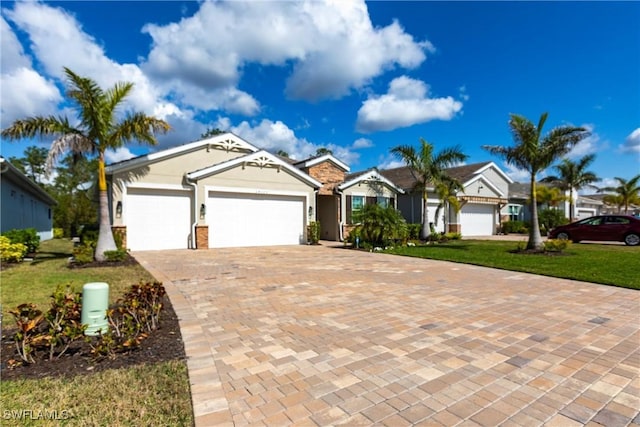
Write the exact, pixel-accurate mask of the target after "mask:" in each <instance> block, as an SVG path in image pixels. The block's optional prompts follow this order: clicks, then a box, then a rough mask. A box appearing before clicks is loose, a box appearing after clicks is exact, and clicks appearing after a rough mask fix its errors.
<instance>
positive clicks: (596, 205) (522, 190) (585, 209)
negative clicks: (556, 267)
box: [502, 182, 640, 222]
mask: <svg viewBox="0 0 640 427" xmlns="http://www.w3.org/2000/svg"><path fill="white" fill-rule="evenodd" d="M536 185H538V186H549V185H550V184H548V183H544V182H538V183H537V184H536ZM565 196H566V197H567V200H566V201H563V202H561V203H560V204H559V205H558V206H557V207H556V209H558V210H560V211H561V212H563V213H564V216H565V218H567V220H570V221H578V220H581V219H584V218H588V217H590V216H594V215H601V214H606V213H619V210H618V208H617V207H616V206H608V205H606V204H605V203H604V202H603V201H602V198H603V197H604V196H605V195H604V194H592V195H585V196H583V195H579V194H578V192H577V191H574V192H573V198H574V200H573V203H574V215H575V218H573V219H571V218H569V213H570V212H571V210H570V208H569V203H570V201H569V197H570V192H569V191H568V190H567V191H565ZM529 199H530V184H529V183H520V182H514V183H512V184H510V185H509V204H508V205H507V206H506V207H505V208H504V209H503V210H502V220H503V221H509V220H511V221H525V222H527V221H531V213H530V212H529ZM636 211H637V212H640V207H637V209H636Z"/></svg>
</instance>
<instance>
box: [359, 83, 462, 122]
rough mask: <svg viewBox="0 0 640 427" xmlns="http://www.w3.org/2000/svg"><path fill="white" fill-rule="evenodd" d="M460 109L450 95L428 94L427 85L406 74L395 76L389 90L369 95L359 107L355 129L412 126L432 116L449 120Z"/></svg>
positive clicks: (459, 103) (459, 104)
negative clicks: (433, 95)
mask: <svg viewBox="0 0 640 427" xmlns="http://www.w3.org/2000/svg"><path fill="white" fill-rule="evenodd" d="M461 109H462V103H461V102H460V101H456V100H455V99H453V98H452V97H450V96H448V97H446V98H430V97H429V86H428V85H427V84H426V83H424V82H423V81H421V80H415V79H412V78H409V77H407V76H401V77H398V78H395V79H393V80H392V81H391V83H389V90H388V91H387V93H386V94H384V95H380V96H375V95H374V96H370V97H369V99H367V100H366V101H364V102H363V104H362V107H360V110H358V119H357V122H356V129H357V130H358V131H359V132H363V133H370V132H376V131H388V130H393V129H398V128H402V127H408V126H413V125H415V124H418V123H424V122H428V121H431V120H451V119H452V118H453V117H454V116H455V115H456V113H458V112H459V111H460V110H461Z"/></svg>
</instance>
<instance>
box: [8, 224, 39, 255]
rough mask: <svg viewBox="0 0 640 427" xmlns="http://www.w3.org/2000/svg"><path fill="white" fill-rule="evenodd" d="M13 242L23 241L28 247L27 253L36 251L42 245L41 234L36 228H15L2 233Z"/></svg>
mask: <svg viewBox="0 0 640 427" xmlns="http://www.w3.org/2000/svg"><path fill="white" fill-rule="evenodd" d="M2 235H3V236H6V237H8V238H9V240H10V241H11V243H22V244H23V245H25V246H26V247H27V253H34V252H35V251H37V250H38V247H39V246H40V236H38V232H37V231H36V229H35V228H24V229H21V230H18V229H13V230H9V231H5V232H4V233H2Z"/></svg>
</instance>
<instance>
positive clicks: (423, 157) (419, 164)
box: [391, 138, 468, 239]
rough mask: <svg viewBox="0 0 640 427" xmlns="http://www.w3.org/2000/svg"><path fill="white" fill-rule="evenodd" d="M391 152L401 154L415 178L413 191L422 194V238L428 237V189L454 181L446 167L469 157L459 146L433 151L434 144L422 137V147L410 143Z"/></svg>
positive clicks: (429, 232) (429, 231)
mask: <svg viewBox="0 0 640 427" xmlns="http://www.w3.org/2000/svg"><path fill="white" fill-rule="evenodd" d="M391 152H392V153H393V154H395V155H397V156H400V158H402V160H404V162H405V163H406V164H407V166H408V167H409V170H410V171H411V175H412V176H413V179H414V180H415V185H414V187H413V191H416V192H420V193H421V194H422V229H421V231H420V238H422V239H427V238H428V237H429V234H431V230H430V229H429V212H428V205H427V190H428V189H429V188H432V187H433V188H436V187H437V186H438V185H439V184H441V183H445V182H447V181H453V179H452V178H450V177H449V176H447V175H446V174H445V169H447V168H450V167H452V166H455V165H456V164H458V163H460V162H463V161H465V160H466V159H467V157H468V156H467V155H466V154H464V153H463V152H462V149H461V148H460V147H459V146H455V147H450V148H445V149H443V150H442V151H440V152H439V153H437V154H435V155H434V153H433V145H432V144H430V143H428V142H427V141H425V140H424V139H422V138H420V147H418V150H416V149H415V148H414V147H412V146H410V145H399V146H397V147H394V148H392V149H391Z"/></svg>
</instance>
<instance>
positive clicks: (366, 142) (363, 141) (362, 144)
mask: <svg viewBox="0 0 640 427" xmlns="http://www.w3.org/2000/svg"><path fill="white" fill-rule="evenodd" d="M351 146H352V147H353V148H355V149H358V148H369V147H373V141H371V140H370V139H367V138H358V139H356V140H355V141H353V145H351Z"/></svg>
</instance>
